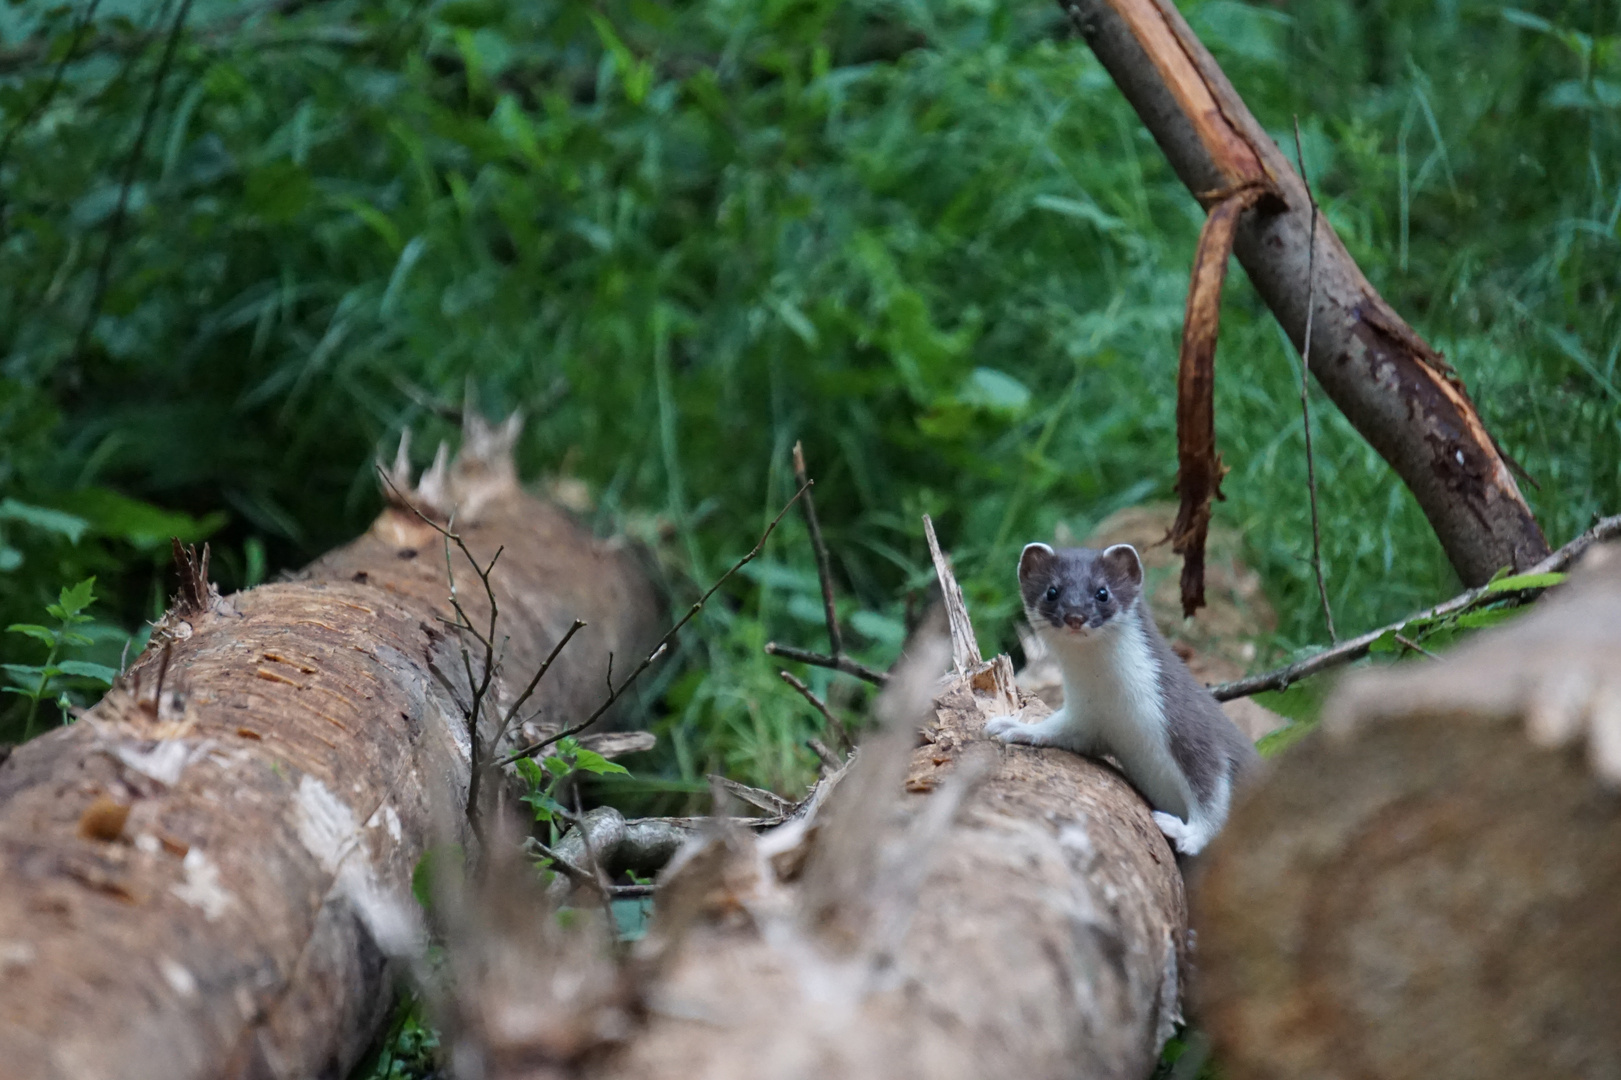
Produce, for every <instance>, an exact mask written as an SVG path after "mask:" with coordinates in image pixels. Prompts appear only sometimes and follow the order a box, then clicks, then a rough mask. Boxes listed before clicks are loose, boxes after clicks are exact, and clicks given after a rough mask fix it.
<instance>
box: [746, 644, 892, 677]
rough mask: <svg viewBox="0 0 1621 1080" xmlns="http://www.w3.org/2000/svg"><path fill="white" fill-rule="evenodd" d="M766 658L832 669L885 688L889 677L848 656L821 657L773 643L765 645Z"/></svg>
mask: <svg viewBox="0 0 1621 1080" xmlns="http://www.w3.org/2000/svg"><path fill="white" fill-rule="evenodd" d="M765 651H766V654H767V655H768V656H780V657H782V658H783V659H784V660H792V661H794V662H795V663H799V664H809V665H810V666H811V667H825V668H832V669H833V670H834V671H842V672H844V673H845V674H846V675H854V676H855V677H856V678H858V679H865V680H866V681H867V682H870V683H872V684H873V685H874V686H886V685H888V683H889V676H888V675H887V674H885V673H884V672H882V671H874V670H873V669H872V668H870V667H868V666H867V665H866V664H863V663H860V662H859V661H856V660H852V659H850V658H849V657H848V656H823V655H822V654H821V653H814V652H809V651H807V650H805V649H796V648H794V647H793V646H792V645H778V644H777V643H776V642H775V641H768V642H766V643H765Z"/></svg>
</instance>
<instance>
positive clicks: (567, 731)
mask: <svg viewBox="0 0 1621 1080" xmlns="http://www.w3.org/2000/svg"><path fill="white" fill-rule="evenodd" d="M809 488H810V484H808V483H807V484H805V485H804V486H803V487H801V488H800V489H799V490H798V491H796V492H794V497H793V498H791V499H789V500H788V502H787V503H786V504H784V505H783V508H782V509H781V510H779V511H778V512H777V516H776V517H774V518H772V519H771V524H769V525H767V526H766V527H765V532H764V533H762V534H761V536H760V539H759V540H758V541H757V542H756V543H755V545H754V547H752V548H750V549H749V552H748V554H746V555H744V556H743V557H742V558H741V559H739V560H737V561H736V562H735V563H733V564H732V566H731V569H729V570H727V571H726V573H724V574H722V575H721V576H720V577H718V578H716V579H715V583H714V584H713V585H711V586H709V588H708V589H707V590H706V591H705V592H704V594H703V595H702V596H700V597H699V598H698V600H697V602H696V603H694V604H693V605H692V606H691V607H690V608H688V609H687V612H686V614H685V615H682V616H681V618H680V619H678V620H677V621H676V624H675V625H674V626H672V627H670V629H669V630H668V631H666V632H665V635H664V636H663V637H662V638H660V639H659V643H658V644H657V645H655V646H654V647H653V651H652V652H650V653H648V654H647V655H646V656H645V657H643V658H642V662H641V663H640V664H638V665H636V669H635V670H634V671H632V672H631V673H630V674H629V675H627V676H625V680H624V681H623V682H621V683H620V684H619V685H618V686H614V685H613V683H612V682H611V681H610V682H609V684H608V696H607V697H606V698H605V699H604V700H603V702H602V704H601V705H598V706H597V708H596V711H595V712H593V713H592V714H591V715H590V716H588V717H586V718H585V719H584V720H582V721H580V722H579V723H578V724H575V725H574V726H573V727H567V728H564V729H563V730H562V731H559V732H557V733H556V734H553V735H548V736H546V737H545V738H544V739H539V740H537V741H535V742H532V743H530V744H529V745H528V746H525V747H524V748H523V749H521V750H514V751H513V752H512V753H510V754H508V755H507V756H506V757H504V758H502V759H501V760H500V762H499V764H500V765H502V766H506V765H510V764H512V763H513V762H514V761H517V760H518V759H519V758H526V757H529V756H530V755H531V754H534V753H535V752H537V751H540V750H544V749H545V748H546V747H548V746H550V745H552V744H553V743H555V742H560V741H562V740H563V739H567V738H570V737H572V736H574V735H578V734H579V733H580V732H582V731H584V730H585V729H586V728H588V727H590V726H591V725H592V724H594V723H596V722H597V721H598V720H599V719H601V718H602V714H603V713H605V712H607V711H608V710H609V709H610V708H612V707H613V703H614V702H616V701H618V700H619V699H620V697H622V696H623V695H624V693H625V691H626V689H628V688H629V687H630V685H631V684H632V683H634V682H635V681H636V680H637V678H639V677H640V676H641V674H642V672H644V671H646V670H647V669H648V668H649V667H651V666H652V665H653V662H654V661H655V660H657V659H658V658H659V657H661V656H663V655H664V654H665V652H666V651H667V650H668V649H669V647H670V642H672V641H674V640H675V636H676V634H678V633H680V632H681V628H682V627H683V626H686V625H687V623H689V622H691V621H692V618H693V616H695V615H697V614H698V612H700V611H702V610H703V609H704V604H706V603H708V601H709V598H710V597H711V596H714V595H715V592H716V590H718V589H719V588H720V587H721V586H722V585H724V584H726V582H727V580H728V579H729V578H730V577H731V576H732V575H733V574H735V573H737V572H738V571H739V570H741V569H742V568H743V567H744V566H745V565H747V564H748V563H750V562H753V561H754V559H755V558H756V557H757V556H758V555H759V554H760V552H761V550H762V549H764V547H765V542H766V541H767V540H769V539H770V538H771V534H772V533H773V532H775V531H776V529H777V525H778V523H779V522H781V521H782V518H783V515H784V514H786V513H788V511H789V510H790V509H792V508H793V505H794V503H796V502H798V501H799V498H800V496H802V495H804V494H805V492H806V491H807V490H809Z"/></svg>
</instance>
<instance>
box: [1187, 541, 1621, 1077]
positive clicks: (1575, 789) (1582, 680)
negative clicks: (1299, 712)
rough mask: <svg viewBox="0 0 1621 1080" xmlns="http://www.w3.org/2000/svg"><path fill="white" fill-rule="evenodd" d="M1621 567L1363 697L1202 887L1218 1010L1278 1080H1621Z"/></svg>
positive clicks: (1376, 680)
mask: <svg viewBox="0 0 1621 1080" xmlns="http://www.w3.org/2000/svg"><path fill="white" fill-rule="evenodd" d="M1618 666H1621V559H1618V558H1616V557H1614V555H1613V553H1612V554H1611V557H1610V558H1609V559H1607V560H1599V561H1598V564H1596V565H1595V564H1590V565H1589V566H1587V567H1585V568H1584V570H1583V572H1582V573H1580V574H1579V575H1577V576H1576V577H1574V578H1573V580H1572V582H1571V583H1570V584H1569V585H1567V586H1566V587H1565V588H1564V589H1563V590H1561V592H1560V594H1558V595H1551V596H1550V597H1549V598H1548V599H1547V600H1546V601H1544V602H1543V603H1542V604H1540V605H1539V606H1538V607H1537V608H1536V609H1535V610H1533V611H1532V612H1531V613H1530V614H1527V615H1526V616H1524V617H1522V618H1521V619H1519V620H1517V621H1516V622H1514V623H1512V624H1510V625H1509V626H1508V627H1505V628H1503V629H1501V630H1498V631H1496V632H1493V633H1489V634H1486V635H1483V636H1482V637H1481V638H1480V639H1478V640H1476V641H1474V642H1472V643H1470V644H1469V645H1467V646H1465V647H1463V648H1460V649H1458V650H1457V651H1456V652H1455V653H1454V654H1452V655H1451V656H1450V657H1448V658H1446V659H1444V660H1442V661H1440V662H1438V663H1413V664H1406V665H1401V666H1399V667H1397V668H1395V669H1391V670H1388V671H1384V672H1378V673H1367V674H1363V675H1362V676H1361V677H1360V678H1358V679H1355V680H1350V681H1348V685H1347V686H1346V687H1344V688H1343V689H1342V690H1341V691H1340V692H1339V693H1338V694H1337V695H1336V697H1335V699H1334V700H1333V701H1332V702H1331V703H1330V706H1329V709H1328V715H1327V716H1326V717H1325V720H1324V724H1323V728H1322V730H1320V731H1318V732H1316V733H1315V734H1314V735H1312V736H1311V737H1308V738H1307V739H1305V740H1303V741H1302V742H1301V743H1299V744H1297V745H1296V747H1294V748H1293V749H1292V750H1291V751H1290V752H1289V753H1288V754H1287V755H1286V756H1285V757H1283V758H1282V759H1281V760H1279V761H1278V762H1276V763H1275V768H1274V769H1273V771H1272V773H1271V775H1270V776H1269V777H1267V778H1266V780H1265V781H1264V782H1263V783H1262V784H1261V785H1260V786H1259V787H1257V788H1256V789H1254V790H1253V791H1252V792H1251V794H1250V796H1249V797H1248V798H1246V799H1244V800H1242V801H1241V803H1240V805H1239V806H1238V807H1237V808H1236V810H1235V811H1234V814H1233V817H1232V819H1231V821H1230V822H1229V824H1228V827H1227V830H1226V831H1225V832H1224V834H1223V835H1222V836H1221V837H1220V838H1219V839H1218V841H1217V842H1216V844H1215V845H1214V847H1213V849H1212V852H1211V856H1210V863H1209V865H1208V866H1207V868H1206V872H1205V873H1204V874H1203V875H1202V876H1201V878H1200V880H1199V881H1198V882H1197V887H1196V890H1195V908H1196V915H1197V919H1196V922H1197V925H1198V927H1199V934H1200V937H1199V942H1200V974H1201V978H1200V998H1201V1000H1202V1002H1203V1007H1202V1013H1203V1017H1204V1019H1205V1021H1206V1023H1207V1024H1208V1027H1209V1029H1210V1030H1211V1032H1212V1034H1213V1035H1214V1037H1215V1039H1216V1041H1217V1045H1218V1048H1219V1049H1220V1051H1221V1053H1222V1055H1223V1057H1224V1060H1225V1063H1226V1064H1227V1066H1228V1067H1229V1068H1230V1069H1232V1070H1233V1071H1235V1072H1237V1073H1239V1074H1242V1075H1246V1076H1254V1077H1260V1078H1267V1077H1279V1078H1281V1077H1286V1076H1318V1077H1326V1078H1335V1077H1345V1078H1347V1080H1350V1078H1356V1080H1368V1078H1375V1080H1384V1078H1391V1080H1395V1078H1406V1077H1414V1078H1417V1077H1425V1078H1435V1077H1442V1078H1444V1077H1459V1078H1463V1077H1470V1078H1479V1077H1516V1078H1520V1077H1549V1078H1552V1077H1594V1078H1597V1077H1608V1076H1614V1075H1617V1073H1618V1071H1621V1022H1618V1019H1621V1014H1618V1012H1617V1005H1616V1003H1617V1002H1618V1001H1621V964H1617V963H1616V957H1617V956H1618V955H1621V905H1618V904H1617V903H1615V897H1616V896H1617V895H1621V860H1618V859H1617V858H1616V853H1617V852H1618V851H1621V792H1618V790H1617V788H1616V786H1615V784H1614V783H1613V781H1612V780H1611V778H1610V776H1609V774H1608V772H1607V768H1608V762H1609V758H1608V752H1609V751H1608V747H1609V746H1610V745H1611V742H1610V741H1611V740H1612V739H1613V740H1616V741H1617V742H1621V678H1617V677H1616V676H1615V675H1613V674H1612V673H1613V672H1615V671H1616V670H1617V669H1618Z"/></svg>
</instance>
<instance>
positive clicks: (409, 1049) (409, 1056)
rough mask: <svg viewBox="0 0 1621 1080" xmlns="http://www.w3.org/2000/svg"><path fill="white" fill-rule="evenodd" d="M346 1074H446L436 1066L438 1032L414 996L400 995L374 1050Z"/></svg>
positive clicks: (409, 1077)
mask: <svg viewBox="0 0 1621 1080" xmlns="http://www.w3.org/2000/svg"><path fill="white" fill-rule="evenodd" d="M349 1075H350V1080H438V1078H439V1077H444V1076H447V1075H448V1074H447V1073H446V1072H444V1071H443V1070H442V1069H441V1068H440V1065H439V1032H438V1031H437V1030H436V1029H435V1028H434V1027H433V1026H432V1025H430V1024H428V1023H427V1022H426V1017H425V1016H424V1015H423V1008H422V1005H421V1003H420V1002H419V1001H417V999H416V998H415V997H414V996H412V995H410V994H405V995H403V996H402V997H401V998H400V1000H399V1002H398V1003H397V1004H396V1005H395V1006H394V1019H393V1020H392V1021H391V1022H390V1023H389V1026H388V1033H387V1034H386V1035H385V1036H384V1037H383V1039H382V1041H381V1043H380V1044H379V1045H378V1048H377V1050H376V1051H375V1052H374V1053H373V1054H372V1056H371V1057H370V1058H369V1059H368V1060H366V1061H364V1062H362V1063H361V1064H360V1066H359V1067H357V1068H356V1069H355V1070H354V1071H353V1072H352V1073H350V1074H349Z"/></svg>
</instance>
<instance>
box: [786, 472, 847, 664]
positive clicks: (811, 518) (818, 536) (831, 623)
mask: <svg viewBox="0 0 1621 1080" xmlns="http://www.w3.org/2000/svg"><path fill="white" fill-rule="evenodd" d="M794 479H795V480H797V481H798V482H799V486H800V487H805V486H806V485H808V484H809V483H810V476H809V475H808V474H807V473H806V471H805V450H804V447H803V446H802V445H801V444H800V443H799V442H797V441H796V442H795V443H794ZM800 509H801V510H803V511H804V512H805V529H806V531H807V532H809V533H810V542H811V551H812V553H814V554H815V556H816V577H817V578H818V579H819V580H820V581H821V584H822V610H823V612H824V614H825V615H826V616H827V651H828V654H829V655H831V656H843V655H844V639H843V638H842V637H841V636H840V634H839V617H838V614H837V613H836V611H835V610H834V607H833V571H832V570H831V568H830V567H829V566H828V561H827V547H826V545H824V544H823V543H822V527H821V525H820V524H818V523H817V521H816V502H815V500H813V499H812V498H811V494H810V492H808V491H807V492H806V493H805V500H804V502H803V504H802V505H801V506H800Z"/></svg>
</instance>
